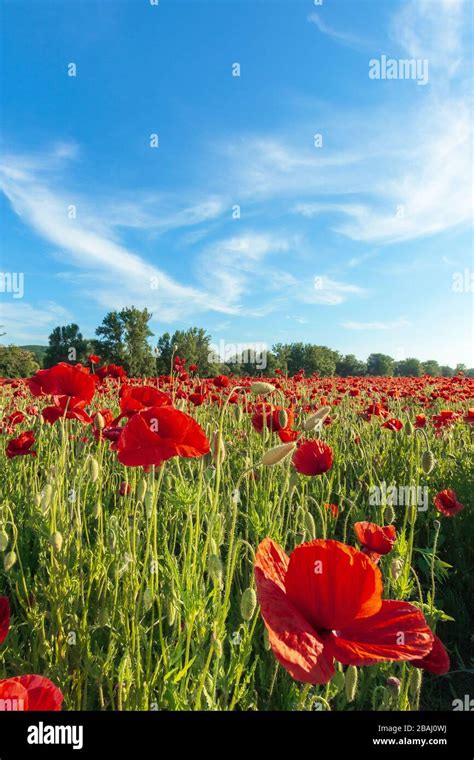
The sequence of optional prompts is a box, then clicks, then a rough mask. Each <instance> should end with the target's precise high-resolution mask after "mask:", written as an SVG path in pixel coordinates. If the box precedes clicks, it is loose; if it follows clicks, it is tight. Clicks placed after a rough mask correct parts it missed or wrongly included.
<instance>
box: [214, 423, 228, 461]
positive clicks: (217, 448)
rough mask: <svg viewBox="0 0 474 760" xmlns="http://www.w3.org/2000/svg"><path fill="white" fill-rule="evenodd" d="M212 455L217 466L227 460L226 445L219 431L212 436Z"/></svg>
mask: <svg viewBox="0 0 474 760" xmlns="http://www.w3.org/2000/svg"><path fill="white" fill-rule="evenodd" d="M211 454H212V458H213V460H214V462H215V464H220V463H221V462H223V461H224V459H225V445H224V441H223V439H222V433H220V432H219V430H216V431H215V432H214V433H213V434H212V436H211Z"/></svg>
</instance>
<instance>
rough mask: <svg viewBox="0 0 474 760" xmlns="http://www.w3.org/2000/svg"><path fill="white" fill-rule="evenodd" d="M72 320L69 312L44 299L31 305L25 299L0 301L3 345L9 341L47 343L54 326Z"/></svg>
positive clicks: (0, 339)
mask: <svg viewBox="0 0 474 760" xmlns="http://www.w3.org/2000/svg"><path fill="white" fill-rule="evenodd" d="M71 320H72V317H71V314H70V313H69V312H68V311H67V309H64V308H63V307H62V306H59V305H58V304H56V303H54V302H52V301H46V302H44V303H39V304H37V305H36V306H33V305H32V304H30V303H27V302H26V301H12V302H8V301H4V300H2V302H1V303H0V324H2V326H3V329H2V332H5V335H4V336H3V337H1V338H0V342H1V343H3V344H4V345H8V344H9V343H16V344H21V343H39V344H42V343H47V342H48V337H49V334H50V333H51V331H52V330H53V328H54V327H56V325H57V324H58V322H61V323H62V324H64V323H67V322H70V321H71Z"/></svg>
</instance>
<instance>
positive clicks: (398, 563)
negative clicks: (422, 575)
mask: <svg viewBox="0 0 474 760" xmlns="http://www.w3.org/2000/svg"><path fill="white" fill-rule="evenodd" d="M402 571H403V560H402V558H401V557H395V558H394V559H392V561H391V563H390V577H391V578H392V580H394V581H396V580H398V578H400V576H401V574H402Z"/></svg>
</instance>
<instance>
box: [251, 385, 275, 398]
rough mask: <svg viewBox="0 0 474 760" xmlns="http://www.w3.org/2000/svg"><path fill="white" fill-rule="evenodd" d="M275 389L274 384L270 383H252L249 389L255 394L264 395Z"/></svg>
mask: <svg viewBox="0 0 474 760" xmlns="http://www.w3.org/2000/svg"><path fill="white" fill-rule="evenodd" d="M274 390H275V386H274V385H272V384H271V383H263V382H262V383H260V382H257V383H252V385H251V386H250V391H251V392H252V393H254V394H255V395H258V394H259V395H261V396H265V395H266V394H267V393H272V392H273V391H274Z"/></svg>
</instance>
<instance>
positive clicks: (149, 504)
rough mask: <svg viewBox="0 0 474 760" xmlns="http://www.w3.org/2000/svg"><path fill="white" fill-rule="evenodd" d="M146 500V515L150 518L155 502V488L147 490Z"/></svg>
mask: <svg viewBox="0 0 474 760" xmlns="http://www.w3.org/2000/svg"><path fill="white" fill-rule="evenodd" d="M144 501H145V510H146V516H147V517H148V518H150V517H151V516H152V513H153V505H154V502H155V494H154V493H153V490H151V491H147V492H146V494H145V500H144Z"/></svg>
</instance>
